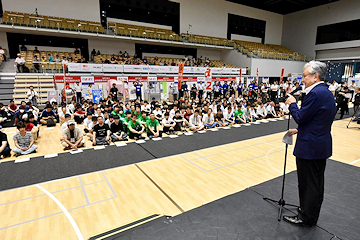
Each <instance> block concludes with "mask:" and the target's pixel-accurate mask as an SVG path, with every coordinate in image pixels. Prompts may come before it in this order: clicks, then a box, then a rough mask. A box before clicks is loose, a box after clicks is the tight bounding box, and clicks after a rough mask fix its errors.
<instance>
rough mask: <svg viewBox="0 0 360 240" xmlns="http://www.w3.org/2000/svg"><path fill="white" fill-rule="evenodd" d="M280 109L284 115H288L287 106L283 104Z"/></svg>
mask: <svg viewBox="0 0 360 240" xmlns="http://www.w3.org/2000/svg"><path fill="white" fill-rule="evenodd" d="M281 108H282V111H283V113H284V114H285V115H287V114H289V104H283V105H282V106H281Z"/></svg>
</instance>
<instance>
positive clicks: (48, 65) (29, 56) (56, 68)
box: [20, 50, 81, 72]
mask: <svg viewBox="0 0 360 240" xmlns="http://www.w3.org/2000/svg"><path fill="white" fill-rule="evenodd" d="M20 54H21V57H22V58H24V59H25V61H26V63H25V65H26V66H27V67H28V68H29V69H30V70H34V63H33V60H34V56H35V55H36V56H37V58H38V59H39V60H40V61H41V58H42V57H45V59H48V54H51V55H52V57H53V59H54V60H55V58H56V56H57V55H58V56H59V59H60V60H62V59H63V57H64V56H65V57H67V58H68V57H71V58H72V59H73V61H74V62H76V61H77V60H78V59H81V55H80V54H75V53H74V52H58V51H40V53H34V51H33V50H28V51H21V52H20ZM39 64H40V66H41V70H42V71H49V72H61V71H62V68H63V67H62V65H61V61H60V62H48V61H46V62H40V63H39Z"/></svg>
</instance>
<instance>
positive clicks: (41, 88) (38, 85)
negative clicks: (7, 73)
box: [13, 75, 55, 104]
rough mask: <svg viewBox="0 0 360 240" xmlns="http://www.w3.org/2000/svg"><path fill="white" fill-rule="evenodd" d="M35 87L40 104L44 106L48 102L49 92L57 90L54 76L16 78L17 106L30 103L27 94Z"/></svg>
mask: <svg viewBox="0 0 360 240" xmlns="http://www.w3.org/2000/svg"><path fill="white" fill-rule="evenodd" d="M31 85H32V86H33V87H34V89H35V90H36V91H37V92H38V94H39V99H38V104H44V103H45V102H46V101H47V96H48V95H47V92H48V91H52V90H55V84H54V80H53V77H52V76H23V75H17V76H16V77H15V85H14V95H13V99H14V101H15V103H16V104H20V102H21V101H23V100H24V101H28V98H27V95H26V94H27V92H28V91H29V87H30V86H31Z"/></svg>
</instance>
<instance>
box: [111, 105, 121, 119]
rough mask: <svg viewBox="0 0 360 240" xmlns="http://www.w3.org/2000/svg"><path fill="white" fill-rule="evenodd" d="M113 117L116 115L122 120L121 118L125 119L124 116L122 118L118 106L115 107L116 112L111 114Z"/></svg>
mask: <svg viewBox="0 0 360 240" xmlns="http://www.w3.org/2000/svg"><path fill="white" fill-rule="evenodd" d="M111 115H114V116H115V115H118V116H119V118H120V119H121V118H124V117H123V116H121V113H120V108H119V106H118V105H116V106H115V107H114V110H113V111H112V112H111Z"/></svg>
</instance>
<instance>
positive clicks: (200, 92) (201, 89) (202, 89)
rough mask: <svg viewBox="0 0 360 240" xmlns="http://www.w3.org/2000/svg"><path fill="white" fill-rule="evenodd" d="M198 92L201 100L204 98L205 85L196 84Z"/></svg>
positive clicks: (202, 83) (201, 83)
mask: <svg viewBox="0 0 360 240" xmlns="http://www.w3.org/2000/svg"><path fill="white" fill-rule="evenodd" d="M198 90H199V96H198V97H199V99H202V98H203V96H204V90H205V84H204V82H203V81H200V82H199V83H198Z"/></svg>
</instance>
